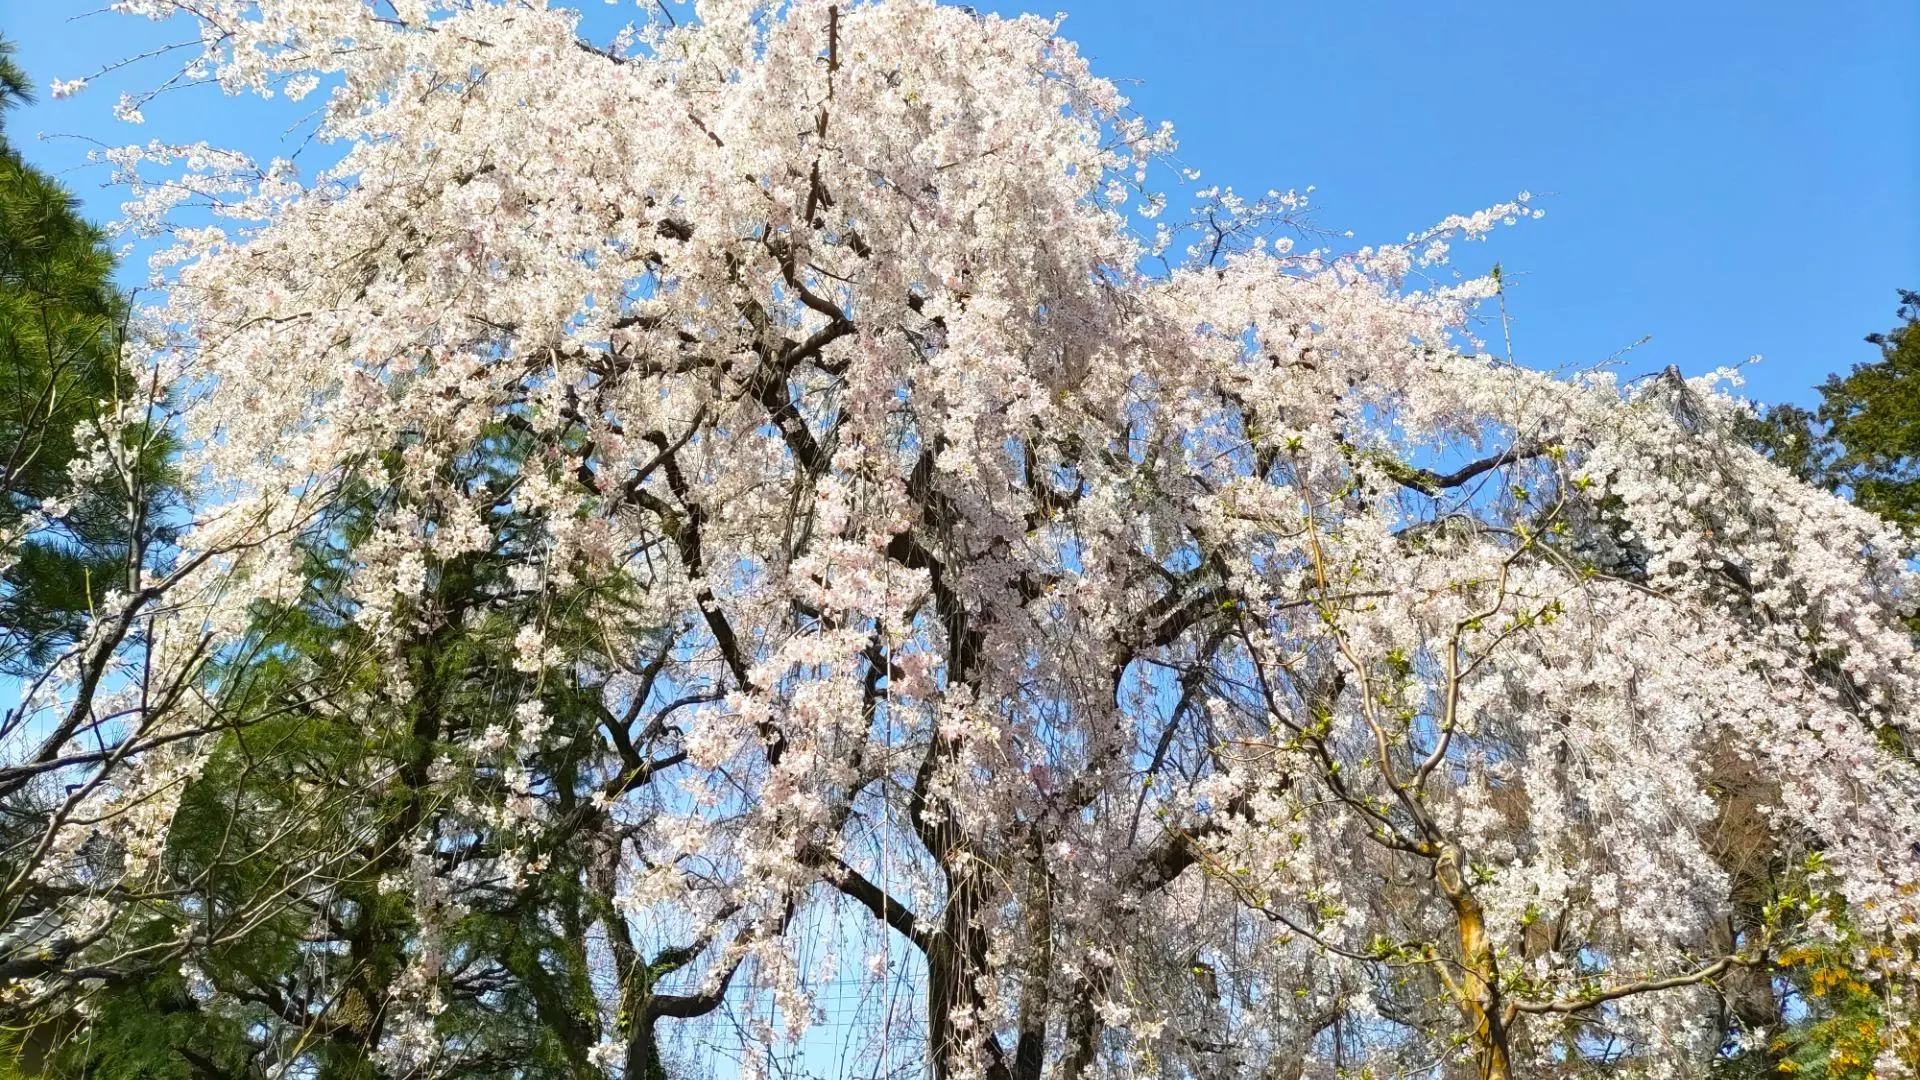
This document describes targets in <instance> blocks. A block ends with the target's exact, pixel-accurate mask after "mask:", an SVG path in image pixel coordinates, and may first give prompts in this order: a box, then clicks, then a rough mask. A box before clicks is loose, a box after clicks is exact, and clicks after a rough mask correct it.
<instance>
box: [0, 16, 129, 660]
mask: <svg viewBox="0 0 1920 1080" xmlns="http://www.w3.org/2000/svg"><path fill="white" fill-rule="evenodd" d="M30 100H31V92H30V91H29V89H28V82H27V79H26V77H25V75H24V73H23V72H22V71H21V69H20V67H19V66H18V64H17V63H15V61H14V59H13V46H12V45H11V44H10V43H8V42H6V41H5V40H4V39H0V117H3V116H4V115H5V111H6V110H7V109H11V108H12V107H14V106H16V105H18V104H21V103H22V102H26V101H30ZM113 271H114V261H113V256H112V254H111V253H110V252H109V251H108V249H107V246H106V244H105V242H104V239H103V238H102V236H101V233H100V231H99V230H98V229H96V228H94V227H93V226H92V225H90V224H88V223H87V222H86V221H85V220H84V219H83V218H82V217H81V216H80V214H79V210H78V206H77V203H76V201H75V199H74V197H73V195H72V193H70V192H69V191H67V189H66V188H64V187H63V186H61V185H60V184H59V183H58V182H57V181H55V180H54V179H53V178H52V177H51V176H48V175H47V174H46V173H44V172H42V171H41V170H39V169H37V168H34V167H33V166H32V165H29V164H27V163H26V161H25V160H23V159H22V157H21V155H20V152H19V150H18V148H17V147H15V146H14V145H13V143H12V140H11V137H10V135H9V133H8V132H7V131H6V130H5V128H4V127H3V126H0V541H4V542H0V552H4V554H0V671H5V672H7V673H10V674H16V675H19V674H24V673H26V672H27V671H29V670H31V669H33V668H36V667H38V666H40V665H42V664H44V663H45V662H46V661H47V660H48V658H49V657H50V656H52V655H53V654H54V653H56V652H57V651H58V650H59V649H60V648H61V647H62V646H64V645H66V644H68V643H70V642H71V641H72V640H73V636H74V634H75V633H76V631H77V629H78V628H79V626H80V625H81V623H82V621H83V619H84V618H85V616H86V614H87V613H88V612H89V611H90V610H93V609H94V608H95V607H96V605H97V604H98V603H99V601H100V599H101V598H102V596H104V595H105V594H106V593H107V592H108V591H110V590H116V589H118V590H124V591H131V587H130V584H129V579H130V576H131V575H132V574H133V573H134V572H136V570H137V568H138V567H139V566H140V565H141V564H142V562H143V561H144V560H145V558H146V556H147V554H148V552H147V551H146V550H145V548H146V546H147V545H149V544H150V543H151V542H152V541H154V540H155V539H157V538H159V537H158V534H157V532H156V529H155V526H156V525H157V524H158V518H157V517H156V515H155V511H156V509H157V508H158V499H159V496H160V495H161V494H162V493H163V492H164V490H165V487H166V484H165V474H164V461H165V458H166V454H165V452H164V448H163V447H162V446H160V445H158V443H159V438H160V433H158V432H154V431H149V430H145V429H144V427H143V425H141V424H140V423H138V421H137V418H138V417H139V416H140V414H141V413H142V412H143V411H144V410H141V409H139V407H138V404H137V403H138V402H139V401H140V400H141V397H142V395H141V393H140V388H139V387H136V386H132V385H129V373H128V370H127V369H126V367H125V366H124V365H122V363H121V361H120V341H121V337H122V333H123V330H124V326H125V320H126V317H127V305H126V302H125V300H124V298H123V297H122V296H121V295H120V293H119V292H118V290H117V289H116V288H115V287H114V283H113ZM130 408H131V410H132V413H131V415H132V416H133V417H134V418H136V422H135V423H134V424H133V425H132V426H131V427H128V426H126V425H124V424H122V423H116V421H119V420H122V419H124V418H126V416H127V413H128V410H129V409H130ZM109 431H112V432H114V434H111V435H110V434H108V432H109ZM105 438H120V439H126V440H133V441H135V442H142V441H144V442H148V443H152V444H153V445H152V446H151V447H150V448H143V451H142V452H140V453H137V454H133V455H125V454H121V455H112V456H111V457H110V456H109V455H106V454H104V453H101V452H100V451H101V447H100V441H101V440H102V439H105ZM146 449H150V450H151V452H146ZM129 462H130V463H132V467H131V468H128V467H126V466H127V464H128V463H129Z"/></svg>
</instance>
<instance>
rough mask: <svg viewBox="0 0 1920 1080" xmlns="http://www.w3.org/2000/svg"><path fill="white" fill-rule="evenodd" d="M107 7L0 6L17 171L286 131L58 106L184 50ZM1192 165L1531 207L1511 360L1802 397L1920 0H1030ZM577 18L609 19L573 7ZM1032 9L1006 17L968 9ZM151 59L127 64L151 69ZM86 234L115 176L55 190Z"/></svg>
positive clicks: (1392, 210) (1385, 206)
mask: <svg viewBox="0 0 1920 1080" xmlns="http://www.w3.org/2000/svg"><path fill="white" fill-rule="evenodd" d="M104 2H105V0H0V29H4V32H5V33H7V34H8V35H9V36H11V37H13V38H15V39H16V40H17V41H18V42H19V44H20V59H21V60H22V61H23V62H24V64H25V65H26V66H27V68H28V69H29V71H30V73H31V74H32V76H33V78H34V80H35V82H36V83H37V84H38V85H39V86H40V87H42V88H43V92H42V101H41V103H40V104H38V105H35V106H33V107H31V108H29V109H26V110H24V111H22V112H21V113H20V114H19V115H17V116H16V117H14V118H13V119H12V120H11V121H10V125H11V128H12V130H13V131H14V133H15V138H16V140H17V141H18V142H19V143H22V144H24V149H25V152H26V153H27V154H28V156H29V157H31V158H32V159H34V160H36V161H39V162H41V163H43V164H45V165H47V166H49V167H52V168H56V169H68V168H72V167H73V166H75V165H76V164H77V163H78V162H79V161H80V159H81V157H82V155H83V152H84V149H85V147H84V144H82V143H80V142H78V141H75V140H52V141H47V142H34V141H33V136H34V135H35V133H38V132H49V133H52V132H59V133H70V134H79V135H84V136H89V137H92V138H96V139H101V140H105V141H109V142H118V141H133V140H145V139H148V138H153V137H161V138H172V137H178V136H180V135H184V134H187V133H188V132H193V133H195V134H197V135H200V136H202V137H205V136H207V135H209V134H211V135H213V136H214V137H216V138H217V137H220V136H221V135H222V134H223V133H226V137H228V138H232V139H235V140H238V141H240V142H241V143H243V144H244V145H245V146H246V147H247V148H249V149H253V150H255V151H258V152H265V153H269V154H271V153H287V152H290V150H291V148H292V146H291V144H287V145H279V146H276V145H275V144H276V143H277V141H278V139H279V133H280V131H281V130H282V128H283V127H284V126H285V124H286V122H287V120H286V117H287V115H288V114H287V113H285V112H283V111H280V110H278V109H275V110H269V109H266V108H264V107H262V106H260V105H258V104H255V103H250V102H243V101H238V100H234V99H227V98H222V97H221V96H220V95H219V94H218V93H217V92H215V91H211V90H208V89H198V90H192V91H187V92H184V93H181V94H178V95H173V96H172V97H170V98H163V99H161V100H160V101H159V102H156V103H154V105H152V106H151V107H149V108H148V109H147V115H148V118H149V122H148V124H147V125H145V127H143V128H128V127H124V126H123V125H119V124H117V123H115V122H114V121H113V120H112V119H111V116H110V109H111V106H112V103H113V100H114V98H115V97H116V96H117V93H118V86H117V85H116V84H115V83H114V81H113V80H111V79H109V80H107V81H105V82H103V83H102V84H101V85H99V86H96V87H94V88H91V89H89V90H88V91H87V92H85V93H82V94H80V95H79V96H77V97H74V98H71V99H68V100H66V101H59V102H55V101H52V100H50V99H49V95H46V94H45V93H44V87H45V86H46V84H47V83H48V81H49V80H51V79H53V78H56V77H58V78H70V77H74V76H78V75H81V74H86V73H90V72H91V71H93V70H95V69H97V68H98V67H99V66H100V65H101V64H102V63H104V62H106V61H108V60H111V59H114V58H117V57H120V56H124V55H128V54H129V53H131V52H137V51H139V49H140V48H141V47H143V46H146V45H151V44H157V43H160V42H163V41H167V40H173V39H176V38H177V37H178V36H179V35H177V34H170V33H169V31H168V28H164V27H153V26H151V25H148V24H144V23H140V22H137V21H136V20H132V19H129V18H127V17H125V16H112V15H96V16H93V17H90V18H85V19H81V20H79V21H77V22H73V21H69V20H70V19H71V17H72V16H73V15H76V14H78V13H80V12H83V11H87V10H91V9H93V8H96V7H99V6H102V5H103V4H104ZM1056 4H1057V5H1063V6H1068V8H1069V15H1070V17H1069V18H1068V20H1067V23H1066V33H1067V34H1068V35H1069V36H1070V37H1073V38H1075V39H1076V40H1078V41H1079V42H1080V43H1081V45H1082V48H1083V49H1084V50H1085V52H1086V53H1088V54H1089V55H1090V56H1092V57H1093V58H1094V59H1095V62H1096V65H1097V69H1098V70H1099V71H1101V72H1102V73H1103V74H1105V75H1107V76H1109V77H1111V78H1115V79H1117V80H1121V81H1123V82H1125V83H1127V84H1128V86H1127V89H1128V92H1129V94H1130V96H1131V97H1132V98H1133V99H1134V102H1135V104H1136V106H1137V107H1138V108H1139V109H1140V111H1142V112H1143V113H1144V114H1146V115H1147V116H1149V117H1150V118H1153V119H1156V120H1158V119H1166V120H1171V121H1172V122H1173V123H1174V125H1175V127H1176V129H1177V130H1178V132H1179V136H1180V141H1181V150H1180V157H1181V159H1182V161H1183V163H1184V164H1186V165H1187V166H1189V167H1193V168H1198V169H1200V170H1202V172H1203V173H1204V180H1205V181H1207V182H1220V183H1227V184H1232V185H1234V186H1235V187H1237V188H1240V189H1241V190H1244V191H1262V190H1265V189H1267V188H1269V187H1281V188H1286V187H1305V186H1306V185H1308V184H1313V185H1317V191H1316V192H1315V197H1316V199H1317V200H1318V202H1319V203H1320V205H1321V208H1322V209H1321V213H1320V220H1321V221H1322V223H1323V224H1326V225H1328V226H1334V227H1338V228H1341V229H1352V230H1353V231H1354V233H1355V241H1356V242H1366V241H1379V240H1393V239H1399V238H1400V237H1402V236H1404V234H1405V233H1407V232H1408V231H1409V230H1412V229H1415V228H1418V227H1421V226H1423V225H1425V224H1427V223H1430V222H1432V221H1434V220H1436V219H1438V218H1440V217H1442V216H1444V215H1446V214H1448V213H1452V212H1455V211H1464V210H1471V209H1475V208H1478V207H1481V206H1484V205H1487V204H1489V203H1492V202H1496V201H1499V200H1501V199H1504V198H1506V197H1509V196H1511V195H1512V194H1513V193H1514V192H1517V191H1520V190H1523V189H1524V190H1529V191H1532V192H1534V193H1535V194H1536V195H1537V196H1541V197H1542V201H1541V202H1540V204H1539V205H1543V206H1544V207H1545V208H1546V210H1547V217H1546V219H1545V220H1543V221H1539V222H1531V223H1527V224H1526V225H1524V226H1522V227H1520V228H1519V229H1517V230H1514V231H1512V232H1510V233H1507V234H1506V235H1504V236H1503V237H1502V238H1501V239H1499V240H1498V241H1497V242H1496V243H1495V244H1494V245H1493V246H1491V247H1484V248H1483V247H1478V246H1475V247H1468V248H1463V249H1460V250H1459V254H1460V262H1461V264H1462V266H1463V267H1464V268H1467V269H1473V270H1480V269H1484V268H1485V265H1486V264H1487V263H1488V262H1490V261H1492V260H1493V259H1495V258H1497V259H1499V260H1500V261H1501V262H1502V263H1503V264H1504V267H1505V269H1506V271H1507V274H1508V276H1509V280H1510V281H1512V282H1513V288H1512V291H1511V293H1510V302H1511V310H1512V312H1513V314H1514V319H1515V345H1516V352H1517V354H1518V356H1519V358H1520V359H1521V360H1522V361H1523V362H1527V363H1530V364H1534V365H1536V366H1545V367H1556V366H1560V365H1563V364H1566V365H1574V366H1582V365H1586V364H1590V363H1593V362H1595V361H1598V360H1600V359H1602V358H1604V357H1606V356H1608V355H1609V354H1611V353H1613V352H1614V351H1616V350H1617V349H1619V348H1621V347H1623V346H1625V345H1627V344H1629V343H1631V342H1633V341H1635V340H1637V339H1639V338H1640V337H1642V336H1644V335H1652V341H1651V342H1650V343H1648V344H1647V345H1646V346H1644V347H1643V348H1642V349H1641V350H1639V351H1638V352H1636V353H1634V354H1633V357H1632V359H1631V363H1630V365H1629V366H1630V369H1631V370H1634V371H1641V370H1646V369H1649V368H1654V367H1660V366H1664V365H1666V364H1670V363H1671V364H1678V365H1679V366H1680V367H1681V368H1682V369H1683V370H1686V371H1688V372H1699V371H1704V370H1707V369H1710V368H1713V367H1717V366H1720V365H1723V364H1730V363H1735V362H1738V361H1740V360H1742V359H1744V358H1745V357H1747V356H1749V355H1751V354H1754V353H1760V354H1764V355H1765V357H1766V361H1765V362H1764V363H1762V364H1761V365H1759V366H1758V367H1757V368H1754V369H1751V370H1750V371H1749V391H1748V392H1749V393H1750V394H1751V395H1752V396H1754V397H1756V398H1762V399H1769V400H1777V399H1783V398H1799V399H1804V398H1805V397H1806V396H1807V390H1808V388H1809V387H1810V386H1811V385H1812V384H1814V383H1817V382H1818V381H1819V380H1820V379H1821V378H1822V377H1823V376H1824V375H1825V373H1827V372H1829V371H1833V370H1836V369H1843V368H1844V367H1846V366H1847V365H1849V364H1852V363H1855V362H1859V361H1863V360H1867V359H1870V358H1871V357H1872V351H1871V349H1870V348H1869V347H1867V346H1865V345H1862V344H1861V343H1860V338H1861V336H1862V335H1864V334H1866V333H1867V332H1868V331H1871V330H1876V329H1885V328H1887V327H1888V326H1890V325H1891V322H1892V308H1893V305H1894V289H1895V288H1896V287H1901V286H1905V287H1909V288H1920V53H1916V52H1915V49H1914V46H1915V45H1916V43H1920V4H1916V3H1915V2H1914V0H1822V2H1817V3H1807V2H1804V0H1802V2H1797V3H1785V2H1779V0H1749V2H1738V3H1736V2H1732V0H1669V2H1666V3H1657V4H1656V3H1649V2H1644V0H1625V2H1612V3H1592V4H1577V5H1575V4H1559V3H1546V4H1519V3H1510V2H1492V3H1489V2H1479V3H1465V2H1455V0H1339V2H1321V3H1312V4H1309V3H1297V2H1290V0H1289V2H1265V3H1262V2H1253V0H1185V2H1181V0H1163V2H1160V3H1147V2H1145V0H1081V2H1079V3H1077V4H1076V3H1074V0H1046V2H1045V3H1044V4H1042V5H1039V9H1040V10H1042V11H1044V12H1046V13H1049V14H1050V13H1051V10H1052V8H1053V7H1054V6H1055V5H1056ZM585 6H586V7H587V9H588V10H589V12H590V13H591V14H592V17H593V20H592V21H593V25H594V26H596V27H598V26H601V25H611V24H612V22H613V21H614V19H615V17H616V16H617V13H618V12H621V11H626V12H631V11H633V10H634V9H633V8H632V7H631V6H630V5H626V6H623V7H621V8H616V9H610V8H608V7H606V6H605V5H603V4H602V3H600V2H599V0H588V2H587V3H586V5H585ZM984 6H987V7H991V8H993V9H995V10H1001V11H1012V10H1019V9H1020V8H1021V5H1020V4H1019V3H995V4H988V5H984ZM156 72H157V69H156V68H153V67H149V68H147V69H145V70H144V71H143V72H142V73H141V75H142V78H143V81H144V80H147V79H152V78H154V77H155V75H156ZM67 177H68V179H69V182H70V183H71V184H72V185H73V186H74V187H75V188H76V189H77V190H79V192H80V193H81V194H82V196H83V197H85V198H86V200H87V204H88V208H89V210H90V211H91V212H92V213H93V214H95V216H98V217H109V216H112V215H113V213H115V206H116V203H117V201H118V196H117V195H116V193H115V192H113V191H111V190H103V189H102V188H101V187H100V183H101V181H103V180H104V173H103V172H100V171H98V170H95V171H87V170H84V169H81V170H79V171H74V172H71V173H68V174H67Z"/></svg>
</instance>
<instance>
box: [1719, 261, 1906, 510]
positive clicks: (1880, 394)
mask: <svg viewBox="0 0 1920 1080" xmlns="http://www.w3.org/2000/svg"><path fill="white" fill-rule="evenodd" d="M1898 316H1899V319H1900V325H1899V326H1897V327H1895V328H1894V329H1893V330H1891V331H1888V332H1887V333H1884V334H1869V335H1868V336H1867V341H1868V342H1870V343H1871V344H1873V345H1875V346H1877V347H1878V348H1879V350H1880V358H1879V359H1878V360H1875V361H1873V362H1871V363H1865V364H1856V365H1854V368H1853V370H1852V371H1851V372H1849V373H1847V374H1846V375H1833V376H1830V377H1828V379H1827V381H1826V382H1825V383H1823V384H1821V386H1820V398H1821V401H1820V405H1819V406H1818V407H1817V408H1815V409H1811V410H1809V409H1803V408H1801V407H1799V406H1797V405H1776V406H1773V407H1771V408H1767V409H1763V410H1761V411H1759V412H1758V413H1757V414H1756V415H1755V416H1754V418H1753V420H1752V421H1751V423H1750V426H1749V428H1748V432H1747V434H1748V437H1749V439H1750V441H1752V442H1753V443H1754V445H1755V446H1757V447H1759V448H1760V449H1761V451H1762V452H1764V453H1765V454H1766V455H1767V456H1768V457H1770V458H1772V459H1773V460H1774V462H1775V463H1776V464H1778V465H1780V466H1781V467H1782V468H1785V469H1786V470H1788V471H1789V472H1791V473H1793V474H1794V475H1795V476H1798V477H1800V478H1801V479H1803V480H1805V481H1807V482H1808V483H1811V484H1817V485H1819V486H1821V487H1824V488H1826V489H1828V490H1829V491H1837V492H1842V493H1844V494H1845V495H1847V497H1848V498H1850V499H1852V500H1853V501H1854V502H1855V503H1857V504H1859V505H1860V506H1863V507H1865V508H1866V509H1868V510H1872V511H1873V512H1874V513H1876V514H1879V515H1880V516H1882V517H1884V518H1886V519H1887V520H1889V521H1891V522H1893V523H1895V524H1897V525H1899V526H1901V527H1902V528H1904V529H1906V530H1907V531H1908V532H1909V533H1913V532H1915V531H1916V530H1920V332H1916V331H1915V327H1916V326H1920V292H1914V291H1911V290H1908V289H1902V290H1900V306H1899V309H1898Z"/></svg>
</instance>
